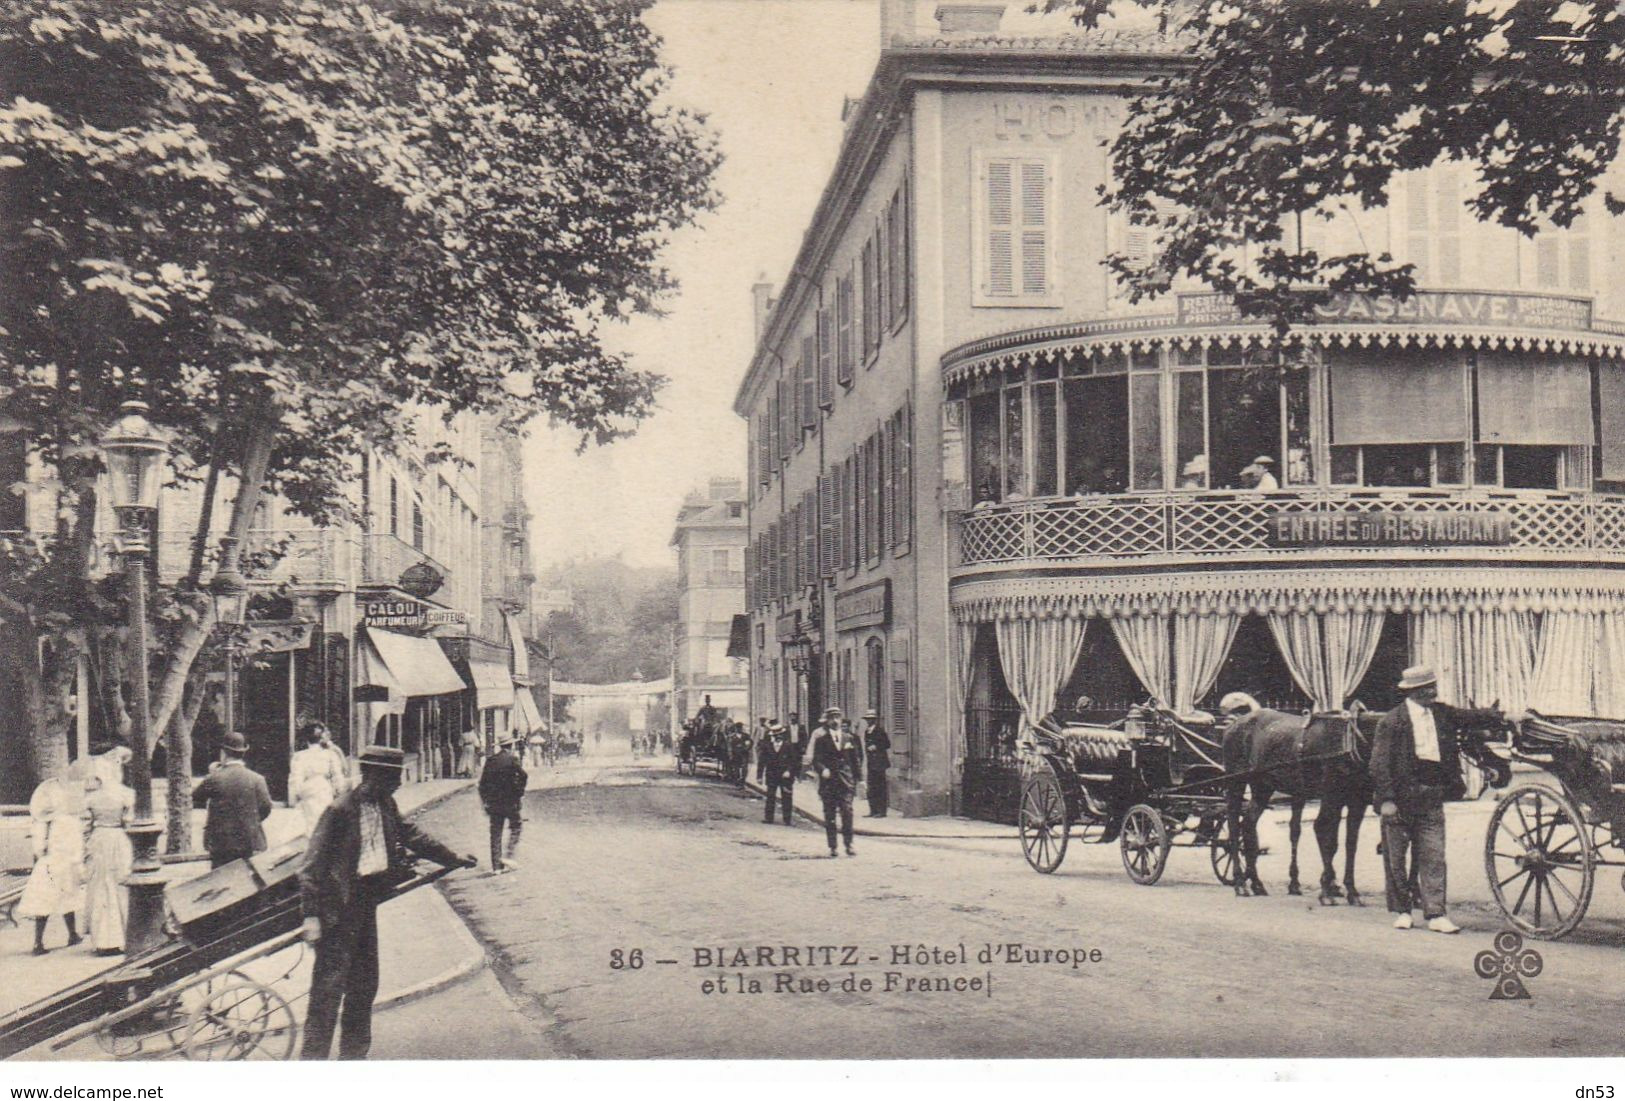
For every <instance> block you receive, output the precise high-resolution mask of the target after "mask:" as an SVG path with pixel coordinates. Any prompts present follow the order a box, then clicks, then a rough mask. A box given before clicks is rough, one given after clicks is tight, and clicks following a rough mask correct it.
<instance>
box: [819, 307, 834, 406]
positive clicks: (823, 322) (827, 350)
mask: <svg viewBox="0 0 1625 1101" xmlns="http://www.w3.org/2000/svg"><path fill="white" fill-rule="evenodd" d="M817 336H818V405H819V407H820V408H822V409H832V408H834V406H835V326H834V319H833V318H831V317H830V311H829V308H828V307H827V306H826V307H824V308H821V309H820V310H819V311H818V333H817Z"/></svg>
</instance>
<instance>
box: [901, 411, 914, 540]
mask: <svg viewBox="0 0 1625 1101" xmlns="http://www.w3.org/2000/svg"><path fill="white" fill-rule="evenodd" d="M898 421H899V423H898V430H897V543H898V545H899V546H902V545H905V544H907V543H909V542H910V541H911V540H912V539H913V538H914V407H913V406H912V405H908V404H905V405H904V406H903V411H902V412H901V413H899V414H898Z"/></svg>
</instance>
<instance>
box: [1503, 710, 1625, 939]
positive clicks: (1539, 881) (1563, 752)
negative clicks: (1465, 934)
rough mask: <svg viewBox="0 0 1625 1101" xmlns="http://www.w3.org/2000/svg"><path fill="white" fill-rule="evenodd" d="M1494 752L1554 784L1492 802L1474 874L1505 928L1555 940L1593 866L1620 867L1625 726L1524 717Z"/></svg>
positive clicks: (1577, 905) (1623, 860) (1577, 914)
mask: <svg viewBox="0 0 1625 1101" xmlns="http://www.w3.org/2000/svg"><path fill="white" fill-rule="evenodd" d="M1502 752H1503V753H1504V754H1505V756H1506V758H1507V760H1508V761H1509V762H1519V763H1523V764H1527V765H1534V766H1536V767H1538V768H1540V769H1543V770H1544V771H1545V772H1546V774H1547V775H1548V776H1549V777H1550V778H1551V779H1552V780H1555V781H1556V786H1553V784H1552V783H1550V782H1547V781H1543V780H1542V781H1531V782H1528V783H1523V784H1520V785H1519V786H1517V787H1515V788H1513V789H1512V790H1510V791H1508V792H1507V793H1506V794H1505V795H1503V796H1502V797H1501V799H1500V801H1499V802H1498V803H1497V804H1496V806H1495V810H1494V811H1493V812H1492V813H1491V814H1490V822H1489V827H1488V829H1487V831H1486V833H1485V837H1484V871H1485V874H1486V875H1487V876H1488V878H1489V884H1490V891H1491V892H1492V893H1493V894H1494V896H1495V901H1496V904H1497V905H1499V906H1500V908H1501V911H1502V912H1503V913H1504V914H1505V915H1506V918H1507V920H1508V921H1509V922H1511V923H1512V924H1513V925H1515V926H1517V927H1518V928H1519V929H1521V930H1523V931H1524V932H1525V933H1528V934H1530V935H1531V936H1535V937H1542V938H1545V939H1556V938H1557V937H1561V936H1565V935H1566V934H1568V933H1570V932H1572V931H1573V930H1574V929H1575V927H1576V926H1578V925H1579V924H1580V921H1581V919H1582V918H1584V917H1585V913H1586V909H1587V907H1589V906H1590V904H1591V892H1592V887H1593V885H1594V883H1595V880H1596V870H1597V868H1598V867H1620V866H1625V722H1622V721H1620V720H1615V719H1561V720H1551V719H1547V718H1544V717H1542V716H1540V715H1538V714H1534V713H1530V714H1529V715H1528V716H1526V717H1525V718H1524V720H1523V721H1522V722H1521V723H1519V724H1517V726H1516V728H1515V729H1514V730H1513V731H1512V735H1511V738H1510V739H1509V741H1508V743H1507V745H1506V746H1505V747H1504V749H1503V750H1502ZM1621 886H1622V887H1625V879H1622V881H1621Z"/></svg>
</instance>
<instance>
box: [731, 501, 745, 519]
mask: <svg viewBox="0 0 1625 1101" xmlns="http://www.w3.org/2000/svg"><path fill="white" fill-rule="evenodd" d="M743 515H745V504H744V502H743V501H729V502H728V519H730V520H737V519H739V518H740V517H741V516H743Z"/></svg>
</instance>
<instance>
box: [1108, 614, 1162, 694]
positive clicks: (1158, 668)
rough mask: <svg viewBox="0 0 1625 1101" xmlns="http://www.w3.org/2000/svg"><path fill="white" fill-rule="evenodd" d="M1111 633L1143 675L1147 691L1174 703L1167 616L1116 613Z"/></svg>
mask: <svg viewBox="0 0 1625 1101" xmlns="http://www.w3.org/2000/svg"><path fill="white" fill-rule="evenodd" d="M1111 622H1112V634H1114V635H1116V636H1117V645H1118V646H1120V647H1121V648H1122V650H1123V656H1124V657H1125V658H1127V659H1128V663H1129V665H1130V666H1132V667H1133V669H1134V675H1135V676H1137V677H1139V678H1140V683H1141V684H1143V685H1145V689H1146V691H1147V692H1150V693H1151V695H1152V696H1153V697H1154V698H1155V699H1156V700H1158V701H1159V702H1161V703H1164V704H1168V705H1172V703H1173V699H1174V685H1173V679H1174V678H1173V670H1172V669H1171V668H1170V666H1169V662H1168V617H1167V616H1165V615H1150V616H1113V617H1112V621H1111Z"/></svg>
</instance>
